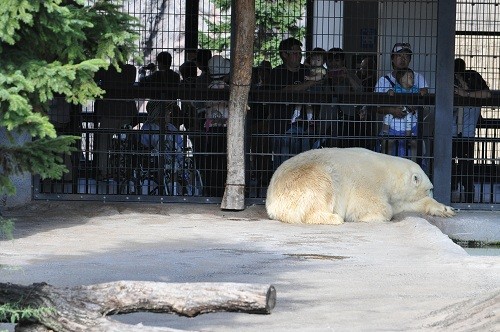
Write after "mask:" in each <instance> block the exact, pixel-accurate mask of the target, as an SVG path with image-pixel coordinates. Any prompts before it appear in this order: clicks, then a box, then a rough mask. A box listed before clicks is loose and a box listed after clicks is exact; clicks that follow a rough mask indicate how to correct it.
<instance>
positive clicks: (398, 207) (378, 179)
mask: <svg viewBox="0 0 500 332" xmlns="http://www.w3.org/2000/svg"><path fill="white" fill-rule="evenodd" d="M432 188H433V186H432V183H431V181H430V180H429V178H428V177H427V175H426V174H425V173H424V171H423V170H422V168H420V166H419V165H418V164H416V163H414V162H413V161H411V160H408V159H404V158H400V157H394V156H389V155H386V154H381V153H377V152H373V151H370V150H366V149H362V148H347V149H341V148H327V149H317V150H309V151H306V152H303V153H300V154H298V155H296V156H294V157H292V158H290V159H288V160H287V161H285V162H284V163H283V164H281V165H280V166H279V167H278V169H277V170H276V172H274V174H273V176H272V178H271V182H270V184H269V187H268V189H267V198H266V210H267V214H268V215H269V217H270V218H271V219H276V220H280V221H283V222H287V223H306V224H341V223H343V222H344V221H389V220H391V219H392V217H393V215H395V214H397V213H401V212H420V213H425V214H429V215H433V216H440V217H450V216H453V215H455V212H454V210H453V208H451V207H449V206H446V205H444V204H441V203H439V202H437V201H436V200H435V199H433V198H432Z"/></svg>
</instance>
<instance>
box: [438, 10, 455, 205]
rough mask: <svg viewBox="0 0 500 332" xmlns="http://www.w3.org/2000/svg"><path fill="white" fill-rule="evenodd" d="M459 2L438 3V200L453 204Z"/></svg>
mask: <svg viewBox="0 0 500 332" xmlns="http://www.w3.org/2000/svg"><path fill="white" fill-rule="evenodd" d="M455 21H456V1H455V0H450V1H439V2H438V22H439V24H438V29H437V45H438V48H437V59H436V67H437V68H436V77H437V79H436V115H435V124H434V172H433V174H434V179H433V183H434V197H435V198H436V199H437V200H438V201H440V202H442V203H444V204H450V202H451V157H452V155H451V154H452V153H451V152H452V146H451V144H452V121H453V69H454V66H453V62H454V57H455Z"/></svg>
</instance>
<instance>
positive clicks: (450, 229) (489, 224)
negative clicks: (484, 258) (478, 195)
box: [427, 211, 500, 244]
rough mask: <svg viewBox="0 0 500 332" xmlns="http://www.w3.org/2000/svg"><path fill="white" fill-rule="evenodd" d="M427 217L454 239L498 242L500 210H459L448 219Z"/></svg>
mask: <svg viewBox="0 0 500 332" xmlns="http://www.w3.org/2000/svg"><path fill="white" fill-rule="evenodd" d="M427 219H428V220H429V222H430V223H432V224H433V225H435V226H436V227H438V228H439V229H440V230H441V231H442V232H443V233H444V234H446V235H448V236H449V237H450V238H451V239H454V240H459V241H478V242H483V243H485V244H497V243H500V212H493V211H459V212H458V213H457V215H456V216H455V217H453V218H450V219H442V218H432V217H428V218H427Z"/></svg>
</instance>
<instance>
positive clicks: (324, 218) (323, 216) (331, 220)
mask: <svg viewBox="0 0 500 332" xmlns="http://www.w3.org/2000/svg"><path fill="white" fill-rule="evenodd" d="M304 223H306V224H323V225H340V224H343V223H344V219H343V218H342V217H341V216H339V215H338V214H335V213H332V212H324V211H314V212H311V213H310V214H309V215H308V216H306V217H305V220H304Z"/></svg>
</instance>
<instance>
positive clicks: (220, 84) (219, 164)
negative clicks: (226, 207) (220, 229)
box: [199, 55, 231, 197]
mask: <svg viewBox="0 0 500 332" xmlns="http://www.w3.org/2000/svg"><path fill="white" fill-rule="evenodd" d="M207 65H208V74H209V77H210V83H208V89H209V90H229V84H228V82H229V74H230V68H231V62H230V61H229V59H226V58H224V57H222V56H220V55H214V56H213V57H211V58H210V60H209V61H208V64H207ZM203 113H204V118H205V122H204V125H203V129H202V130H203V131H204V132H205V134H204V135H201V137H200V139H201V141H200V142H199V145H200V154H201V158H200V171H201V173H202V177H203V179H205V195H207V196H210V197H222V196H223V195H224V190H225V183H226V177H227V148H226V147H227V119H228V117H229V102H228V100H226V99H224V100H213V101H207V102H206V103H205V108H204V110H203Z"/></svg>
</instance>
